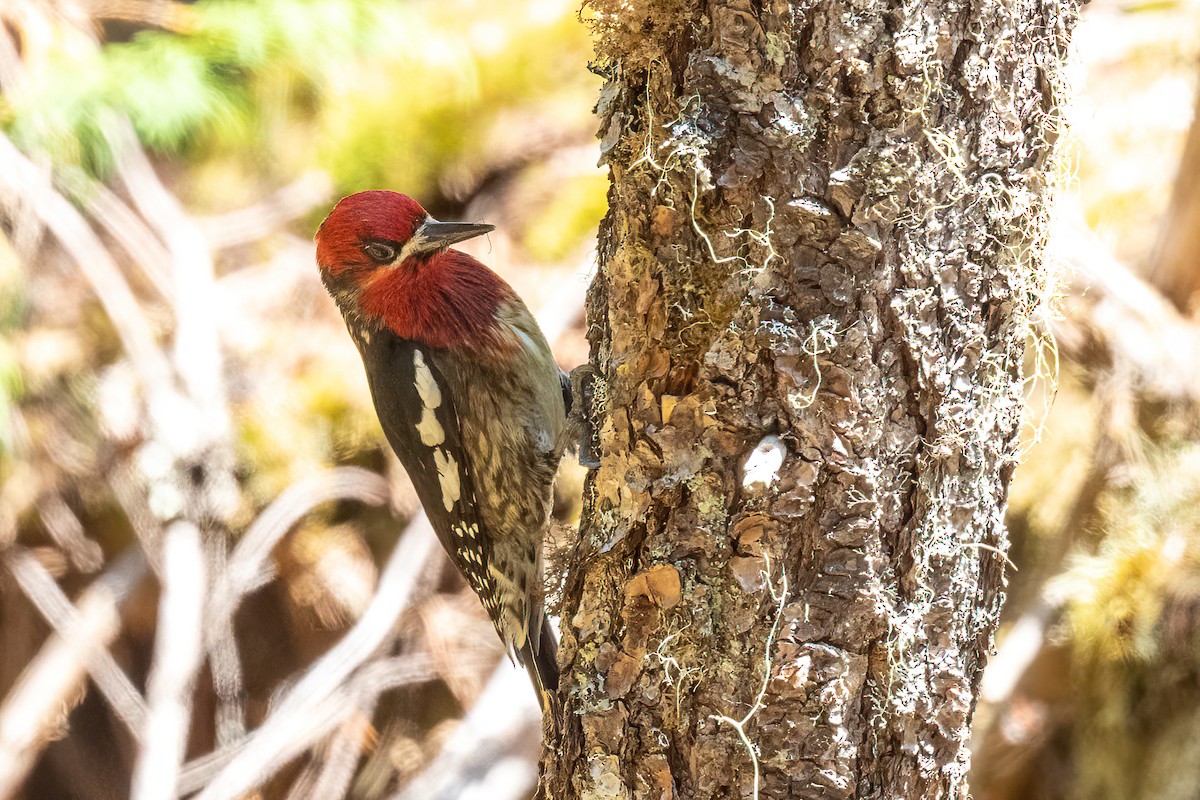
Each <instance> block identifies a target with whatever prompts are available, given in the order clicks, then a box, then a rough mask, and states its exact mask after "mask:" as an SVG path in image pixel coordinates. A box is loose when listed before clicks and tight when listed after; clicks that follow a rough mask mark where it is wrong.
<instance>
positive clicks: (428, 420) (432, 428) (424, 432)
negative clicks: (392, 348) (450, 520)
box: [413, 350, 449, 510]
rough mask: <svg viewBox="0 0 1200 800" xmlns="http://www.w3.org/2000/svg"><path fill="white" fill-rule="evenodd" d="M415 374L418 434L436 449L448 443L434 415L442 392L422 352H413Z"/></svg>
mask: <svg viewBox="0 0 1200 800" xmlns="http://www.w3.org/2000/svg"><path fill="white" fill-rule="evenodd" d="M413 373H414V380H415V381H416V384H417V395H418V396H420V398H421V421H420V422H418V423H417V434H418V435H419V436H420V437H421V443H422V444H424V445H425V446H426V447H436V446H437V445H439V444H441V443H442V442H444V441H446V431H445V430H443V429H442V425H441V423H440V422H438V421H437V417H436V416H435V415H434V413H433V412H434V410H436V409H437V408H438V407H439V406H441V404H442V390H441V389H440V388H439V387H438V384H437V381H436V380H434V377H433V372H432V371H431V370H430V369H429V365H428V364H426V363H425V354H424V353H422V352H421V351H420V350H414V351H413ZM447 510H449V509H447Z"/></svg>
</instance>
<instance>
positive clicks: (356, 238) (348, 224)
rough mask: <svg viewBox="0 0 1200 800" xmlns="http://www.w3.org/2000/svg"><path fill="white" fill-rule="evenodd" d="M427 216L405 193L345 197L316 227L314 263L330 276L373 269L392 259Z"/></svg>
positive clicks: (363, 193) (360, 193) (362, 193)
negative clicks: (315, 261)
mask: <svg viewBox="0 0 1200 800" xmlns="http://www.w3.org/2000/svg"><path fill="white" fill-rule="evenodd" d="M427 219H429V214H428V213H427V212H426V211H425V209H423V208H421V204H420V203H418V202H417V201H416V200H413V199H412V198H411V197H409V196H408V195H403V194H398V193H396V192H384V191H371V192H359V193H358V194H352V195H350V196H349V197H344V198H342V200H341V201H340V202H338V204H337V205H336V206H334V207H333V211H331V212H329V216H328V217H326V218H325V221H324V222H322V223H321V227H320V228H317V235H316V242H317V265H318V266H320V268H321V271H322V272H328V273H330V274H331V275H337V274H339V273H342V272H345V271H347V270H374V269H375V268H376V267H379V266H381V265H382V264H386V263H389V262H391V261H393V260H395V258H396V257H397V256H398V255H399V254H400V251H401V250H402V249H403V247H404V245H405V244H407V243H408V242H410V241H411V240H412V238H413V234H415V233H416V232H417V228H419V227H421V225H422V223H424V222H425V221H426V220H427ZM392 251H394V252H392ZM389 256H390V257H389Z"/></svg>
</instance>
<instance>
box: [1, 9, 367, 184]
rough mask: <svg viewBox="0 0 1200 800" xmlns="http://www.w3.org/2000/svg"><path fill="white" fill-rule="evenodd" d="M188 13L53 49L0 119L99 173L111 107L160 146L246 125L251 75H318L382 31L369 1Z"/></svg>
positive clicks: (27, 143)
mask: <svg viewBox="0 0 1200 800" xmlns="http://www.w3.org/2000/svg"><path fill="white" fill-rule="evenodd" d="M189 11H190V13H189V15H188V17H187V19H188V25H187V27H186V30H185V32H183V33H166V32H159V31H143V32H140V33H138V34H137V35H136V36H134V38H133V39H132V40H131V41H129V42H124V43H116V44H110V45H106V46H104V47H102V48H98V49H97V48H81V47H61V48H59V49H57V50H54V51H53V52H52V53H51V54H50V56H49V63H48V64H47V65H46V67H45V68H44V69H42V70H40V71H39V72H37V73H36V74H34V75H32V76H31V78H30V80H29V81H27V82H26V84H25V85H24V86H23V87H22V88H21V90H20V91H19V92H18V93H16V94H15V96H9V97H5V98H4V103H3V106H2V107H0V122H2V123H3V125H4V127H5V128H6V129H7V130H8V131H9V133H10V134H11V135H12V136H13V137H14V138H15V139H16V140H17V142H18V143H19V144H21V145H22V146H23V147H25V148H27V149H31V150H38V151H42V152H45V153H47V154H48V155H49V156H50V157H51V159H52V160H54V161H55V162H58V163H72V164H78V165H81V166H83V167H85V168H86V169H88V170H89V171H91V172H93V173H103V172H104V171H105V170H106V169H107V168H108V167H109V166H110V165H111V163H112V153H111V149H110V144H109V140H108V136H107V130H106V129H107V127H108V126H110V125H111V124H112V122H113V120H114V119H115V118H116V117H117V116H118V115H121V116H125V117H127V118H128V119H129V121H130V122H131V123H132V125H133V127H134V129H135V131H136V132H137V134H138V136H139V138H140V139H141V140H142V141H143V142H144V143H145V144H147V145H149V146H151V147H153V148H154V149H156V150H159V151H161V152H180V151H183V150H185V149H187V148H188V147H189V146H191V145H193V144H194V143H195V142H196V140H197V138H198V137H200V136H202V135H204V134H208V133H215V132H219V131H220V130H222V129H225V130H241V131H248V130H251V129H252V127H253V126H252V125H250V124H249V123H250V117H251V116H252V115H253V114H254V112H255V109H256V108H257V107H258V106H259V105H260V104H261V101H262V98H260V97H256V94H255V92H256V83H255V80H254V78H255V77H256V75H257V74H258V73H261V72H264V71H267V70H268V69H286V70H288V71H289V72H291V73H293V74H294V76H295V77H296V78H297V79H298V80H308V81H317V80H321V79H323V77H324V76H325V75H326V74H327V73H328V72H329V71H330V70H332V69H334V68H335V67H336V65H337V64H338V63H340V62H341V61H343V60H344V59H346V58H349V57H351V56H353V55H354V54H355V53H356V52H360V51H363V50H365V49H368V48H369V47H370V46H371V43H372V41H375V40H376V36H377V34H378V32H379V26H378V25H377V18H378V16H379V15H378V13H377V12H376V11H375V10H374V6H373V5H372V4H371V3H369V2H367V0H350V1H348V2H347V1H344V0H262V1H261V2H253V3H248V2H238V1H237V0H202V1H201V2H199V3H196V4H195V5H194V6H192V7H191V8H190V9H189ZM81 51H82V52H81Z"/></svg>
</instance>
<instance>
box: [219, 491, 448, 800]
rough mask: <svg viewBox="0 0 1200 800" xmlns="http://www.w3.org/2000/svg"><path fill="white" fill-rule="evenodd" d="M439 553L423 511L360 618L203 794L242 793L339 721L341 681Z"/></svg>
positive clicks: (378, 640) (388, 626) (369, 651)
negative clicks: (427, 565)
mask: <svg viewBox="0 0 1200 800" xmlns="http://www.w3.org/2000/svg"><path fill="white" fill-rule="evenodd" d="M435 554H437V539H436V538H435V537H434V536H433V531H432V529H431V528H430V527H429V522H428V520H426V519H425V517H424V515H422V516H421V517H419V518H418V519H417V520H416V521H414V523H413V524H411V525H409V526H408V528H407V529H406V531H405V532H404V534H403V536H401V538H400V542H399V543H398V544H397V545H396V548H395V550H393V551H392V555H391V557H390V558H389V559H388V563H387V567H386V568H385V569H384V571H383V573H382V575H380V579H379V587H378V589H377V590H376V593H375V597H374V598H373V599H372V600H371V604H370V605H369V606H368V607H367V610H366V612H365V613H364V614H363V616H362V619H360V620H359V621H358V622H357V623H356V624H355V626H354V627H353V628H351V629H350V631H349V632H348V633H347V634H346V635H345V636H344V637H343V638H342V640H341V641H339V642H338V643H337V645H336V646H334V648H333V649H332V650H330V651H329V652H328V653H326V654H325V655H324V656H322V657H321V658H320V659H319V660H318V661H317V662H316V663H315V664H313V665H312V666H311V667H309V669H308V670H307V671H306V672H305V674H304V675H303V676H302V677H301V678H300V679H299V680H298V681H297V682H296V684H295V685H294V686H293V687H292V688H291V689H290V690H288V691H287V692H286V693H285V694H284V696H283V697H282V698H281V699H280V701H279V703H278V704H277V705H276V707H275V709H274V710H273V711H272V712H271V714H270V716H268V717H267V720H266V721H265V722H264V723H263V724H262V726H261V727H259V728H258V729H257V730H255V731H254V733H253V734H251V735H250V737H249V739H248V741H247V742H245V744H244V746H243V747H241V748H240V750H239V752H238V753H237V754H236V755H235V756H234V757H233V758H232V760H231V761H230V763H229V764H228V766H226V767H225V768H224V769H222V770H221V771H220V772H219V773H218V774H217V775H216V777H215V778H213V780H212V782H211V783H209V784H208V786H206V787H205V789H204V790H203V791H202V792H201V793H200V794H199V795H198V796H197V800H222V799H226V798H227V799H228V800H233V798H237V797H240V796H241V795H242V794H244V793H245V792H248V791H250V790H251V789H253V788H254V787H256V786H258V785H259V784H261V782H262V781H265V780H267V779H268V778H269V777H270V776H271V775H272V774H274V772H275V771H276V770H278V769H279V768H280V767H281V766H283V765H284V764H285V763H287V761H288V760H290V759H291V758H294V757H295V756H296V755H298V754H299V753H302V752H303V751H304V750H305V749H307V748H308V747H309V746H311V745H312V744H313V742H315V741H317V740H318V739H319V738H321V737H322V736H324V735H326V734H327V733H328V731H329V730H330V729H332V728H333V727H335V726H336V725H339V724H341V722H342V720H343V719H344V718H345V713H346V711H347V708H346V706H345V702H344V699H343V698H342V697H341V696H340V693H339V692H338V689H339V687H341V686H343V685H344V684H346V683H347V680H348V679H349V678H350V676H351V675H352V674H353V673H354V672H355V670H357V669H358V668H359V667H361V666H362V665H363V664H364V663H366V661H367V660H368V659H370V658H371V657H372V656H373V655H375V654H376V653H377V652H378V651H379V648H380V646H382V645H383V644H384V643H385V641H386V640H387V638H388V636H389V635H390V634H391V632H392V628H393V626H394V625H395V623H396V620H397V619H398V618H399V616H400V612H401V611H403V610H404V608H405V607H406V606H407V605H408V602H409V599H410V597H411V596H412V593H413V590H414V588H415V587H416V586H418V585H419V583H420V580H419V578H420V575H421V573H422V572H423V571H424V570H425V566H426V564H427V562H428V561H429V559H430V557H431V556H433V555H435Z"/></svg>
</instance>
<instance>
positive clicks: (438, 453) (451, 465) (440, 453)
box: [433, 447, 461, 511]
mask: <svg viewBox="0 0 1200 800" xmlns="http://www.w3.org/2000/svg"><path fill="white" fill-rule="evenodd" d="M433 462H434V464H436V465H437V473H438V484H440V485H441V487H442V502H443V503H444V504H445V505H446V510H447V511H450V510H451V509H453V508H454V504H455V503H457V502H458V497H459V493H460V491H461V488H460V486H459V483H458V462H457V461H455V460H454V456H452V455H451V454H449V453H447V452H446V451H445V450H443V449H442V448H440V447H439V448H438V449H437V450H434V451H433Z"/></svg>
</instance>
